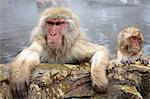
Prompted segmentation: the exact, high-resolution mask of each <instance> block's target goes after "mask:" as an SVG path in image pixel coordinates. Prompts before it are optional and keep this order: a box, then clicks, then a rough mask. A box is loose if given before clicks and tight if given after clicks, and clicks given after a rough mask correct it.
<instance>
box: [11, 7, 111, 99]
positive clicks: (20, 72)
mask: <svg viewBox="0 0 150 99" xmlns="http://www.w3.org/2000/svg"><path fill="white" fill-rule="evenodd" d="M60 17H61V18H64V19H65V20H66V21H67V23H68V28H67V30H66V33H65V35H64V36H63V43H62V45H61V47H60V48H58V49H54V48H52V47H51V46H48V45H47V42H46V36H47V33H46V31H45V27H44V22H45V20H46V18H60ZM31 42H32V43H31V46H30V47H28V48H27V49H25V50H23V51H22V52H21V53H20V54H19V55H18V56H17V57H16V58H15V59H14V60H13V61H12V63H11V64H10V65H11V72H10V81H11V92H12V95H13V97H17V98H18V97H19V98H20V97H25V96H27V86H28V85H29V79H30V72H31V70H32V68H33V67H34V66H37V65H38V64H40V63H41V62H48V63H59V64H62V63H74V62H75V61H79V62H81V61H83V60H85V59H87V58H89V59H91V79H92V85H93V87H94V88H95V89H96V91H98V92H102V91H106V89H107V85H108V80H107V78H106V73H105V69H106V66H107V65H108V62H109V52H108V49H107V48H105V47H103V46H101V45H98V44H94V43H91V42H89V41H88V40H87V38H86V36H85V34H84V33H83V32H81V31H80V25H79V21H78V17H77V16H76V15H75V14H74V13H73V12H72V10H71V9H69V8H65V7H53V8H48V9H46V10H45V11H44V12H43V14H42V15H41V17H40V20H39V22H38V23H37V25H36V26H35V28H34V29H33V31H32V33H31Z"/></svg>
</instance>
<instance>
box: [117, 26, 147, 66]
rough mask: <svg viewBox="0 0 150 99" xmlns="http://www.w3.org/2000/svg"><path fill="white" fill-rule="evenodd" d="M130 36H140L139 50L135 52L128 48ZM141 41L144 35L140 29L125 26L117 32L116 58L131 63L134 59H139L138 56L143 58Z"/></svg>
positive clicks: (142, 41)
mask: <svg viewBox="0 0 150 99" xmlns="http://www.w3.org/2000/svg"><path fill="white" fill-rule="evenodd" d="M132 36H136V37H140V38H141V46H140V50H139V51H138V53H137V54H133V53H132V52H131V51H129V50H128V48H127V45H128V44H130V43H131V42H129V40H128V39H129V38H130V37H132ZM143 43H144V37H143V34H142V33H141V31H140V30H139V29H138V28H136V27H127V28H125V29H124V30H122V31H121V32H120V33H119V36H118V48H117V60H118V62H120V61H126V62H129V64H130V62H131V63H135V61H137V60H139V58H141V57H142V58H143Z"/></svg>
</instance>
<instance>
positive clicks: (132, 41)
mask: <svg viewBox="0 0 150 99" xmlns="http://www.w3.org/2000/svg"><path fill="white" fill-rule="evenodd" d="M143 41H144V38H143V34H142V33H141V31H140V30H139V29H138V28H135V27H127V28H125V29H124V30H123V31H121V32H120V33H119V37H118V48H119V50H120V51H122V52H123V53H126V54H128V55H135V54H137V53H139V52H141V51H142V47H143Z"/></svg>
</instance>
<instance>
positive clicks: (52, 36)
mask: <svg viewBox="0 0 150 99" xmlns="http://www.w3.org/2000/svg"><path fill="white" fill-rule="evenodd" d="M45 29H46V32H47V37H46V38H47V39H46V40H47V44H48V45H49V46H51V47H53V48H59V47H60V46H61V45H62V40H63V36H64V34H65V32H66V30H67V22H66V20H65V19H63V18H47V19H46V21H45Z"/></svg>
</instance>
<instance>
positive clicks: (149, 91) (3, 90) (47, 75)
mask: <svg viewBox="0 0 150 99" xmlns="http://www.w3.org/2000/svg"><path fill="white" fill-rule="evenodd" d="M107 77H108V79H109V82H110V83H109V87H108V90H107V92H106V93H96V92H95V91H94V90H93V88H92V87H91V80H90V64H88V63H85V64H80V65H70V64H64V65H60V64H40V66H38V67H35V68H34V69H33V71H32V74H31V80H30V83H31V84H30V86H29V99H52V98H54V99H55V98H96V99H97V98H98V99H101V98H102V99H149V98H150V86H149V85H150V66H142V65H140V64H135V65H122V64H119V63H116V62H115V60H114V61H111V62H110V65H109V66H108V68H107ZM5 98H6V99H7V98H12V97H11V94H10V92H9V66H8V65H4V64H1V65H0V99H5Z"/></svg>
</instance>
